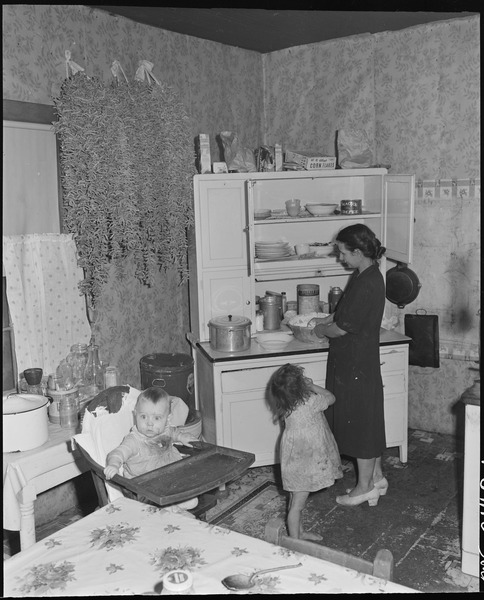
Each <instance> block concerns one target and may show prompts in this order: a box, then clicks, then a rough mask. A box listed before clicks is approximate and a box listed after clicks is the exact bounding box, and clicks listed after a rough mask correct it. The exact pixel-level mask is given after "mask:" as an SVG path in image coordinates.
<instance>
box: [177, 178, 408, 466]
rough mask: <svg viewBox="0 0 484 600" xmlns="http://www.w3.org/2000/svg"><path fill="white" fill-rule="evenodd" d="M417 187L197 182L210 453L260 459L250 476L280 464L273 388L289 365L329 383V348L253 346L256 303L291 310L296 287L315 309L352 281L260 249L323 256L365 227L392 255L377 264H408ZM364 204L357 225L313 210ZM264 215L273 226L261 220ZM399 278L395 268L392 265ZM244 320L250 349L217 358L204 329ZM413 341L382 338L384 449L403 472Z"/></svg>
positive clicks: (200, 401) (200, 365)
mask: <svg viewBox="0 0 484 600" xmlns="http://www.w3.org/2000/svg"><path fill="white" fill-rule="evenodd" d="M414 186H415V180H414V176H412V175H389V174H388V173H387V171H386V169H357V170H344V169H340V170H322V171H303V172H281V173H234V174H223V175H196V176H195V178H194V198H195V244H194V247H193V248H192V251H191V253H190V318H191V333H190V334H189V336H188V337H189V340H190V342H191V344H192V347H193V355H194V360H195V378H196V384H195V390H196V401H197V406H198V409H199V410H200V412H201V414H202V432H203V435H204V437H205V439H206V440H207V441H208V442H211V443H215V444H219V445H222V446H227V447H232V448H236V449H239V450H247V451H250V452H253V453H254V454H255V455H256V461H255V463H254V466H260V465H267V464H273V463H275V462H277V461H278V456H277V446H278V444H277V440H278V437H279V435H280V426H279V424H278V423H274V422H273V420H272V415H271V413H270V411H269V409H268V407H267V404H266V386H267V383H268V381H269V378H270V376H271V374H272V373H273V372H274V371H275V370H276V369H277V368H278V367H279V366H280V365H282V364H285V363H286V362H294V363H298V364H301V365H303V366H304V367H305V370H306V373H307V374H308V376H309V377H311V378H312V379H313V380H314V382H315V383H317V384H319V385H323V386H324V383H325V375H326V360H327V352H328V344H327V342H320V343H316V344H305V343H302V342H299V341H297V340H293V341H291V342H290V343H289V344H288V345H287V346H286V347H285V348H284V350H283V351H281V352H273V351H267V350H264V349H263V348H262V347H261V346H260V345H259V344H258V343H257V339H256V336H255V334H256V330H255V321H256V319H255V316H256V308H257V306H256V298H257V297H263V296H265V293H266V291H268V290H271V291H276V292H282V291H284V292H286V296H287V299H288V300H289V301H290V300H296V297H297V286H298V285H300V284H307V283H312V284H318V285H319V288H320V300H322V301H327V300H328V293H329V291H330V289H331V287H334V286H338V287H341V288H344V287H345V285H346V282H347V280H348V278H349V275H350V274H351V270H349V269H347V268H345V267H344V266H343V265H342V264H341V263H340V262H339V261H338V258H337V256H334V255H331V254H330V255H328V256H317V255H313V254H309V255H304V256H298V255H296V254H295V253H292V252H291V253H290V254H289V255H288V256H284V257H280V258H275V259H272V258H269V259H260V258H258V257H257V254H256V244H257V242H272V241H275V242H279V241H284V242H286V243H287V245H288V247H289V248H293V247H294V246H295V245H296V244H301V243H307V244H316V245H318V244H319V245H321V244H328V243H331V241H332V240H333V239H334V237H335V235H336V233H337V232H338V230H339V229H341V228H343V227H346V226H347V225H350V224H353V223H365V224H366V225H368V227H370V229H372V230H373V231H374V232H375V234H376V235H377V237H378V238H379V239H380V241H381V242H382V244H383V245H384V246H385V247H386V248H387V251H386V254H385V257H384V258H383V259H382V261H381V265H380V266H381V269H382V271H383V272H385V271H386V269H387V268H388V267H387V262H388V263H389V262H390V261H394V262H397V263H406V264H408V263H410V262H411V261H412V245H413V218H414V215H413V211H414ZM292 198H294V199H299V200H300V204H301V209H302V210H301V212H300V213H299V215H298V216H296V217H290V216H288V214H287V213H286V211H285V202H286V200H289V199H292ZM345 199H359V200H361V205H362V211H361V213H360V214H341V213H339V214H331V215H330V216H321V217H315V216H312V215H311V214H309V213H308V212H307V211H306V210H304V206H305V204H307V203H317V202H320V203H328V204H330V203H333V204H336V205H337V206H339V205H340V202H341V200H345ZM260 214H264V215H266V214H269V215H270V216H268V217H267V218H256V215H260ZM392 266H393V265H392ZM227 315H237V316H243V317H246V318H248V319H250V321H251V334H252V335H253V336H255V337H253V338H252V341H251V345H250V347H249V349H247V350H244V351H240V352H230V353H227V352H220V351H217V350H214V349H213V348H211V347H210V343H209V340H210V330H209V322H210V320H211V319H214V318H215V317H221V316H227ZM408 342H409V338H407V337H405V336H403V335H401V334H399V333H396V332H390V331H386V330H382V332H381V349H380V355H381V365H382V376H383V381H384V386H385V388H384V392H385V425H386V434H387V445H388V446H389V447H392V446H399V448H400V460H401V461H402V462H406V461H407V413H408V393H407V392H408Z"/></svg>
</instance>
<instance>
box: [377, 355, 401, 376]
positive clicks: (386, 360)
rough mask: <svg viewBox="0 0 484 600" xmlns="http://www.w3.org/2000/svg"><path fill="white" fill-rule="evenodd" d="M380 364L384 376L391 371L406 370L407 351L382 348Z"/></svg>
mask: <svg viewBox="0 0 484 600" xmlns="http://www.w3.org/2000/svg"><path fill="white" fill-rule="evenodd" d="M380 366H381V374H382V376H384V375H385V373H389V372H391V371H405V370H406V361H405V352H404V351H403V350H387V351H385V350H380Z"/></svg>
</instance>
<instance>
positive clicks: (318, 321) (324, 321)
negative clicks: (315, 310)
mask: <svg viewBox="0 0 484 600" xmlns="http://www.w3.org/2000/svg"><path fill="white" fill-rule="evenodd" d="M333 319H334V314H330V315H328V316H327V317H313V318H312V319H311V320H310V321H308V325H307V326H308V327H315V326H316V325H329V324H330V323H332V322H333Z"/></svg>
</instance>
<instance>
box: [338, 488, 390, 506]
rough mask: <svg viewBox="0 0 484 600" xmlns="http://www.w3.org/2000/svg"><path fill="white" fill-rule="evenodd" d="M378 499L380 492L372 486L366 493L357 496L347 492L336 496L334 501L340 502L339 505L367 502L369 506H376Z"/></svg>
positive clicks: (356, 504) (355, 504)
mask: <svg viewBox="0 0 484 600" xmlns="http://www.w3.org/2000/svg"><path fill="white" fill-rule="evenodd" d="M379 499H380V492H379V491H378V489H377V488H373V489H372V490H370V491H369V492H367V493H366V494H360V495H359V496H349V495H348V494H345V495H344V496H336V503H337V504H341V506H358V504H363V502H368V505H369V506H376V505H377V504H378V500H379Z"/></svg>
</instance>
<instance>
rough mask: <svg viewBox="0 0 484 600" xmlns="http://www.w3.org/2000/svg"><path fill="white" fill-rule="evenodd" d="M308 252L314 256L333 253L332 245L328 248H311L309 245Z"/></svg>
mask: <svg viewBox="0 0 484 600" xmlns="http://www.w3.org/2000/svg"><path fill="white" fill-rule="evenodd" d="M309 252H313V253H314V254H315V255H316V256H328V255H330V254H333V252H334V244H328V246H313V245H312V244H309Z"/></svg>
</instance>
